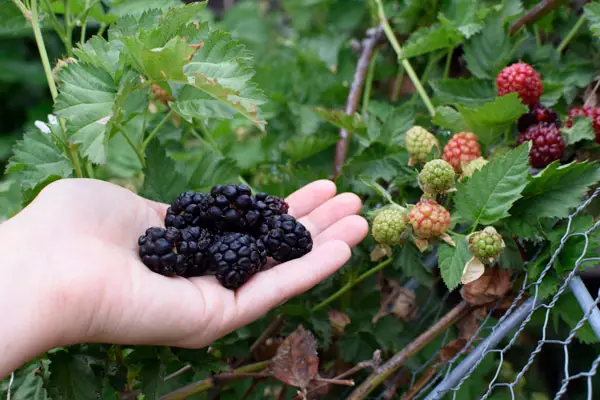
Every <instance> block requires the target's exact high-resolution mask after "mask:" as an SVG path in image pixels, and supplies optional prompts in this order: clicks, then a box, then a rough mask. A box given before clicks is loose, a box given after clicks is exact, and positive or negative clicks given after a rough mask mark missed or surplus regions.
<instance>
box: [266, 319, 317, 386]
mask: <svg viewBox="0 0 600 400" xmlns="http://www.w3.org/2000/svg"><path fill="white" fill-rule="evenodd" d="M270 370H271V373H272V374H273V376H274V377H275V378H277V379H279V380H280V381H281V382H283V383H285V384H287V385H290V386H294V387H297V388H300V389H302V390H305V389H306V388H307V387H308V384H309V382H310V381H311V380H313V379H314V378H315V377H316V376H317V373H318V371H319V356H318V355H317V341H316V339H315V337H314V336H313V335H312V333H310V332H309V331H307V330H306V329H304V327H303V326H302V325H299V326H298V328H297V329H296V330H295V331H294V332H292V333H291V334H290V335H289V336H288V337H287V338H286V339H285V340H284V341H283V343H282V344H281V345H280V346H279V349H277V354H276V355H275V357H274V358H273V361H272V363H271V367H270Z"/></svg>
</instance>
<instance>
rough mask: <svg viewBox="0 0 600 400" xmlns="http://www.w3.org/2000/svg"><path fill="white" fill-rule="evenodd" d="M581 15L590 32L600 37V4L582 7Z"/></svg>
mask: <svg viewBox="0 0 600 400" xmlns="http://www.w3.org/2000/svg"><path fill="white" fill-rule="evenodd" d="M583 14H584V15H585V17H586V18H587V20H588V22H589V24H590V30H591V31H592V32H593V33H594V35H596V36H600V3H594V2H591V3H588V4H586V5H585V6H584V7H583Z"/></svg>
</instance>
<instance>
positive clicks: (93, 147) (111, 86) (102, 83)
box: [55, 63, 117, 164]
mask: <svg viewBox="0 0 600 400" xmlns="http://www.w3.org/2000/svg"><path fill="white" fill-rule="evenodd" d="M60 79H61V81H62V85H61V87H60V93H59V95H58V98H57V99H56V104H55V112H56V113H57V114H58V115H60V116H61V117H64V118H65V119H66V121H67V132H68V134H69V138H70V139H71V140H72V141H73V142H74V143H78V144H81V151H82V153H83V155H84V156H86V157H88V158H89V159H90V161H92V162H94V163H97V164H103V163H104V162H106V143H107V141H108V137H107V136H106V128H107V124H108V122H109V121H110V118H111V117H112V115H113V103H114V100H115V96H116V92H117V87H116V86H115V83H114V82H113V79H112V76H111V75H110V74H109V73H108V72H106V71H105V70H104V69H101V68H99V67H96V66H93V65H90V64H83V63H74V64H70V65H69V66H68V67H67V68H66V69H63V70H62V71H61V74H60Z"/></svg>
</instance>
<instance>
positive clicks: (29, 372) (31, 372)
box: [0, 361, 48, 400]
mask: <svg viewBox="0 0 600 400" xmlns="http://www.w3.org/2000/svg"><path fill="white" fill-rule="evenodd" d="M41 363H43V365H44V367H48V362H47V361H39V362H32V363H31V364H29V365H27V366H25V367H23V368H22V369H20V370H19V371H18V372H16V373H15V377H14V382H13V384H12V388H11V394H10V398H11V399H12V400H47V399H48V393H47V392H46V389H45V388H44V381H43V377H42V375H43V374H42V373H40V371H39V369H40V364H41ZM0 396H1V397H2V398H8V397H9V396H8V395H7V393H6V392H5V391H4V390H3V388H2V383H0Z"/></svg>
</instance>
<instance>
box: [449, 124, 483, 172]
mask: <svg viewBox="0 0 600 400" xmlns="http://www.w3.org/2000/svg"><path fill="white" fill-rule="evenodd" d="M480 155H481V147H480V146H479V142H477V136H475V134H474V133H471V132H461V133H457V134H456V135H454V136H452V138H451V139H450V140H449V141H448V143H446V146H444V160H445V161H447V162H448V163H450V165H452V167H453V168H454V171H456V173H457V174H460V173H461V172H462V166H463V164H467V163H469V162H471V161H473V160H474V159H476V158H479V156H480Z"/></svg>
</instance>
